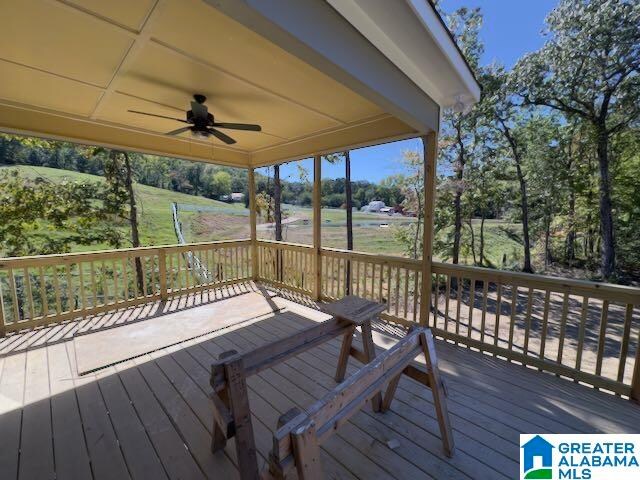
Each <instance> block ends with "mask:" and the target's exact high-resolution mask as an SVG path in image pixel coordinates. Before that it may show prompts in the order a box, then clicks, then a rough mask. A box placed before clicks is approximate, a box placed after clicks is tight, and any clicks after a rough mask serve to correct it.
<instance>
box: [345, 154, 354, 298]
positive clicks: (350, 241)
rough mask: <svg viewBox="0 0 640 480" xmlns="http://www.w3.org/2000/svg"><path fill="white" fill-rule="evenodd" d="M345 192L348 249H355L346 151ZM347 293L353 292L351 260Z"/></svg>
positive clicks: (349, 158) (349, 160) (349, 159)
mask: <svg viewBox="0 0 640 480" xmlns="http://www.w3.org/2000/svg"><path fill="white" fill-rule="evenodd" d="M344 193H345V197H346V200H345V206H346V208H347V250H353V198H352V195H351V155H350V154H349V151H346V152H344ZM346 270H347V271H346V277H347V278H346V282H345V285H346V292H345V293H346V295H349V294H350V293H351V262H350V261H347V269H346Z"/></svg>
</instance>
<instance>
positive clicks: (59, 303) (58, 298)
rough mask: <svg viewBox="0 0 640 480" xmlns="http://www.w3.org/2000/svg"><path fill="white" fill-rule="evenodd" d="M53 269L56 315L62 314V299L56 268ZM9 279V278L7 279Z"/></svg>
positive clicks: (55, 266)
mask: <svg viewBox="0 0 640 480" xmlns="http://www.w3.org/2000/svg"><path fill="white" fill-rule="evenodd" d="M52 269H53V290H54V293H55V296H56V314H58V315H60V314H61V313H62V298H61V296H60V279H59V278H58V275H59V274H58V266H57V265H54V266H53V267H52ZM9 278H11V277H9Z"/></svg>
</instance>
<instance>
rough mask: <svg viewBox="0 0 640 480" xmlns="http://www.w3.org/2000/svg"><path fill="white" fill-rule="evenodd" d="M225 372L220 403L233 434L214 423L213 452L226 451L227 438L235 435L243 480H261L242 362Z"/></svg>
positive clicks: (225, 368) (223, 355)
mask: <svg viewBox="0 0 640 480" xmlns="http://www.w3.org/2000/svg"><path fill="white" fill-rule="evenodd" d="M235 353H236V352H225V353H223V354H222V355H221V356H220V359H224V358H226V357H230V356H232V355H235ZM224 372H225V383H226V386H225V388H224V390H222V391H221V392H220V399H221V400H222V402H223V403H224V404H225V405H226V406H227V407H228V409H229V411H230V412H231V417H232V419H233V431H232V432H224V431H223V429H222V428H221V426H220V424H219V422H218V421H215V422H214V434H213V440H212V445H211V447H212V450H213V451H214V452H215V451H218V450H220V449H221V448H224V445H225V444H226V440H227V438H229V437H227V435H228V434H230V433H231V434H233V436H234V437H235V441H236V455H237V458H238V470H239V471H240V478H241V480H259V478H260V472H259V470H258V456H257V453H256V445H255V439H254V436H253V425H252V424H251V410H250V408H249V395H248V391H247V379H246V376H245V373H244V366H243V361H242V358H238V359H236V360H232V361H230V362H229V363H225V364H224ZM214 395H215V394H214ZM214 403H215V402H214ZM214 407H215V405H214Z"/></svg>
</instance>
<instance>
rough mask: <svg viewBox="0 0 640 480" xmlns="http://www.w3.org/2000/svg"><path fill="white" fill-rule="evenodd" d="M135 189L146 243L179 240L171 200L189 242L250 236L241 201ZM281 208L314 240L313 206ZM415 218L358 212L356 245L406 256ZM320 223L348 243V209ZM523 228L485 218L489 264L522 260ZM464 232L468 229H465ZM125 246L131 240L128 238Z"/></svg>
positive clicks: (32, 171) (326, 212) (289, 226)
mask: <svg viewBox="0 0 640 480" xmlns="http://www.w3.org/2000/svg"><path fill="white" fill-rule="evenodd" d="M3 169H12V170H16V169H17V170H18V171H20V173H21V174H22V175H23V176H25V177H28V178H35V177H38V176H39V177H43V178H45V179H47V180H49V181H51V182H56V183H58V182H63V181H80V180H82V181H91V182H93V181H100V182H102V181H104V179H103V178H102V177H98V176H95V175H88V174H83V173H78V172H72V171H69V170H60V169H55V168H47V167H31V166H17V167H3ZM135 192H136V199H137V201H138V205H139V211H140V234H141V241H142V243H143V245H165V244H174V243H176V242H177V240H176V236H175V233H174V231H173V222H172V218H171V204H172V202H176V203H178V204H179V206H182V207H183V208H181V209H179V216H180V220H181V222H182V227H183V232H184V235H185V238H186V239H187V241H189V242H201V241H213V240H230V239H234V238H248V237H249V212H248V210H247V209H246V208H244V205H243V204H238V203H236V204H228V203H224V202H219V201H216V200H211V199H208V198H204V197H199V196H195V195H187V194H183V193H178V192H173V191H170V190H164V189H160V188H155V187H149V186H146V185H139V184H138V185H136V186H135ZM198 209H201V210H202V211H198ZM283 210H284V212H285V222H284V223H285V225H284V226H283V237H284V240H285V241H289V242H295V243H303V244H309V245H310V244H311V243H312V241H313V227H312V217H313V211H312V209H311V208H303V207H297V206H292V205H285V206H284V207H283ZM412 222H415V219H414V218H408V217H392V216H388V215H385V214H373V213H362V212H354V214H353V223H354V244H355V245H354V248H355V249H356V250H359V251H364V252H371V253H381V254H385V255H403V252H404V247H403V245H402V243H401V242H400V241H399V240H398V239H397V235H396V232H397V229H398V228H402V226H407V225H409V224H411V223H412ZM118 226H119V228H121V229H122V232H123V236H124V238H128V226H127V225H126V224H125V223H124V222H120V223H119V225H118ZM476 226H478V225H476ZM322 227H323V229H322V244H323V246H326V247H333V248H346V241H347V240H346V238H347V234H346V212H345V211H344V210H341V209H329V208H325V209H322ZM478 227H479V226H478ZM520 228H521V227H520V225H519V224H512V223H505V222H503V221H500V220H488V221H487V222H486V224H485V244H486V247H485V257H486V258H487V259H488V260H489V261H490V262H491V264H493V265H494V266H496V267H501V266H502V259H503V256H504V255H506V257H507V264H506V266H507V267H509V266H511V265H512V264H515V263H517V262H518V261H519V260H520V256H521V251H522V247H521V243H520V242H519V240H518V235H519V234H520ZM465 230H466V229H465ZM51 234H62V232H51ZM477 234H478V232H476V235H477ZM436 235H437V236H442V237H443V236H444V235H445V232H436ZM465 235H468V233H467V232H465ZM273 236H274V230H273V226H272V225H268V224H264V221H263V220H260V225H259V226H258V238H263V239H273ZM125 246H128V244H126V243H125ZM104 248H110V247H109V246H108V245H87V246H78V247H77V248H74V251H89V250H99V249H104ZM462 257H463V259H462V260H463V262H464V263H472V262H473V257H472V255H471V252H470V251H463V252H462Z"/></svg>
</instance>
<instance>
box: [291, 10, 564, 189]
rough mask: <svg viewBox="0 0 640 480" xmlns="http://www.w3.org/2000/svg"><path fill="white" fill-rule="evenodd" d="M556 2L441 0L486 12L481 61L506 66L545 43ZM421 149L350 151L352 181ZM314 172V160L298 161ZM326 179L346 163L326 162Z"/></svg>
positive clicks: (376, 176)
mask: <svg viewBox="0 0 640 480" xmlns="http://www.w3.org/2000/svg"><path fill="white" fill-rule="evenodd" d="M556 4H557V0H441V6H442V8H443V9H444V11H445V12H452V11H454V10H456V9H458V8H460V7H463V6H466V7H468V8H474V7H480V9H481V11H482V13H483V15H484V25H483V27H482V30H481V39H482V41H483V42H484V45H485V52H484V55H483V57H482V64H485V65H486V64H489V63H492V62H494V61H497V62H500V63H502V64H503V65H505V66H506V67H507V68H511V67H513V65H514V64H515V62H516V61H517V60H518V58H520V56H522V55H523V54H524V53H526V52H531V51H534V50H537V49H538V48H540V47H541V46H542V45H543V43H544V37H543V36H542V35H541V32H542V30H543V28H544V19H545V17H546V16H547V14H548V13H549V12H550V11H551V10H552V9H553V7H554V6H555V5H556ZM417 148H422V146H421V143H420V140H418V139H413V140H404V141H401V142H394V143H389V144H385V145H379V146H375V147H367V148H362V149H358V150H353V151H352V152H351V177H352V179H353V180H369V181H371V182H379V181H380V180H382V179H383V178H385V177H388V176H389V175H393V174H395V173H401V172H402V171H403V168H402V164H401V162H400V159H401V155H402V151H403V150H406V149H414V150H415V149H417ZM299 163H300V164H302V165H303V166H304V167H305V168H306V170H307V171H308V172H309V174H310V175H311V174H312V172H313V161H312V160H304V161H301V162H299ZM322 170H323V171H322V177H323V178H340V177H344V163H341V164H338V165H334V166H332V165H329V164H328V163H327V162H323V165H322ZM280 171H281V176H282V178H288V179H289V180H291V181H295V180H297V179H298V178H299V174H298V168H297V166H295V165H293V164H290V165H285V166H282V167H281V170H280Z"/></svg>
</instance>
